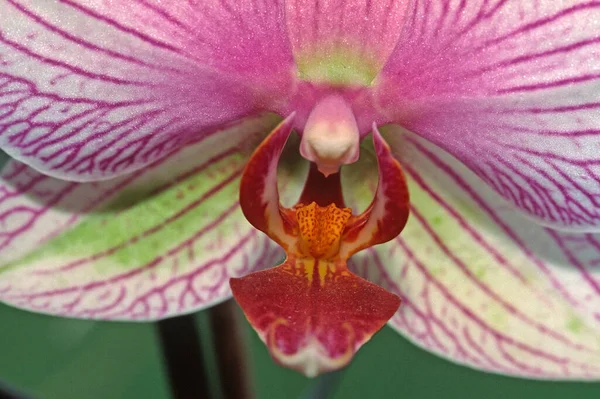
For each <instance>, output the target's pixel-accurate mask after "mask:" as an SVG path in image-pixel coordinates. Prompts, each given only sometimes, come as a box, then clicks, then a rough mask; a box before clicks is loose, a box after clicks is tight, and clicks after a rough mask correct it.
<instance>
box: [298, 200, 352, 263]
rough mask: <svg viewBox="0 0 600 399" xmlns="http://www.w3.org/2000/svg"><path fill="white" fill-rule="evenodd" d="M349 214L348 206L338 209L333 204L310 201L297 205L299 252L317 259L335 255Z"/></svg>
mask: <svg viewBox="0 0 600 399" xmlns="http://www.w3.org/2000/svg"><path fill="white" fill-rule="evenodd" d="M350 216H352V210H351V209H350V208H342V209H340V208H338V207H337V206H335V204H329V205H328V206H326V207H322V206H319V205H317V203H316V202H312V203H311V204H309V205H306V206H298V207H297V208H296V219H297V221H298V229H299V232H300V238H301V240H300V242H299V251H300V253H301V254H303V255H304V256H312V257H314V258H319V259H330V258H333V257H335V256H336V255H337V253H338V249H339V246H340V238H341V236H342V233H343V231H344V229H345V228H346V223H347V222H348V219H350Z"/></svg>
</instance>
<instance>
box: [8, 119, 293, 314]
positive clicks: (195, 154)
mask: <svg viewBox="0 0 600 399" xmlns="http://www.w3.org/2000/svg"><path fill="white" fill-rule="evenodd" d="M276 122H277V121H276V120H274V118H273V117H263V118H255V119H249V120H246V121H244V123H240V124H238V125H236V126H234V127H232V128H230V129H228V130H225V131H218V132H214V134H212V135H208V136H206V138H205V139H203V141H201V142H199V143H196V144H194V145H190V146H188V147H186V148H185V149H181V150H179V151H177V152H175V153H173V154H171V155H169V156H167V157H165V158H163V159H162V160H161V161H160V162H158V163H155V164H153V165H152V166H150V167H148V168H145V169H143V170H140V171H137V172H134V173H132V174H129V175H127V176H122V177H119V178H116V179H112V180H108V181H103V182H97V183H71V182H64V181H60V180H56V179H53V178H50V177H47V176H44V175H41V174H40V173H38V172H35V171H34V170H32V169H31V168H28V167H26V166H24V165H23V164H20V163H19V162H17V161H11V162H10V163H9V165H7V166H6V167H5V168H4V170H3V172H2V182H1V185H0V222H1V223H0V301H2V302H4V303H7V304H10V305H13V306H16V307H20V308H24V309H28V310H32V311H36V312H42V313H50V314H55V315H62V316H70V317H80V318H97V319H121V320H123V319H127V320H131V319H134V320H155V319H160V318H164V317H169V316H173V315H177V314H181V313H188V312H191V311H195V310H198V309H202V308H204V307H207V306H210V305H211V304H214V303H215V302H218V301H221V300H223V299H225V298H227V297H228V296H229V295H230V291H229V285H228V283H229V278H230V277H234V276H240V275H245V274H247V273H248V272H251V271H253V270H255V269H256V268H257V267H259V266H260V267H264V265H269V264H271V265H274V264H275V263H276V262H277V261H278V260H280V259H281V257H282V256H283V254H282V252H281V251H280V249H279V248H277V247H276V246H275V245H274V244H273V243H272V242H271V240H269V239H268V238H267V237H265V236H264V235H262V234H261V233H260V232H258V231H257V230H255V229H254V228H252V227H251V226H250V225H249V224H248V223H247V222H246V220H245V219H244V217H243V215H242V212H241V210H240V208H239V203H238V201H237V192H238V190H239V180H240V176H241V173H242V170H243V168H244V164H245V161H246V159H247V157H248V156H249V155H250V154H251V151H252V148H253V147H254V146H255V145H256V144H258V143H259V142H260V141H261V140H262V138H263V137H264V136H265V134H266V132H268V131H270V130H271V129H272V128H273V127H274V126H275V124H276ZM247 146H249V147H247ZM205 147H208V148H211V149H212V152H211V153H207V152H206V151H201V149H202V148H205Z"/></svg>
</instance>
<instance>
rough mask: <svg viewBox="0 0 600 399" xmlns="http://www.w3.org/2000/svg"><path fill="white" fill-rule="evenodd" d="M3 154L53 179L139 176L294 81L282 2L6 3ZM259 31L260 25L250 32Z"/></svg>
mask: <svg viewBox="0 0 600 399" xmlns="http://www.w3.org/2000/svg"><path fill="white" fill-rule="evenodd" d="M1 7H2V16H1V17H0V147H1V148H2V149H3V150H5V151H6V152H8V153H9V154H10V155H11V156H13V157H14V158H16V159H18V160H20V161H22V162H24V163H26V164H28V165H30V166H32V167H33V168H35V169H38V170H41V171H43V172H44V173H49V174H51V175H53V176H57V177H62V178H67V179H71V180H78V181H87V180H94V179H100V178H107V177H110V176H114V175H119V174H123V173H125V172H128V171H132V170H136V169H139V168H141V167H143V166H144V165H147V164H149V163H150V162H152V161H154V160H156V159H159V158H161V157H162V156H164V155H165V154H167V153H169V152H170V151H173V150H174V149H176V148H178V147H180V146H182V145H184V144H186V143H189V142H190V141H191V140H195V139H198V138H201V137H202V136H203V135H205V134H206V133H207V132H209V131H210V130H212V129H214V128H216V127H220V126H223V125H224V124H226V123H228V122H230V121H232V120H236V119H238V118H239V117H241V116H245V115H249V114H253V113H256V112H257V111H260V110H263V109H273V108H275V104H274V101H276V100H277V101H284V100H285V98H286V95H287V94H288V92H289V88H290V85H291V80H292V78H293V71H294V64H293V59H292V53H291V50H290V48H289V43H288V39H287V36H286V34H285V29H286V28H285V20H284V19H283V18H284V17H283V15H284V12H283V6H282V5H281V4H280V3H279V2H278V1H275V0H273V1H262V2H254V1H249V0H247V1H246V0H244V1H237V2H235V4H226V2H219V3H213V2H210V4H206V2H184V3H181V4H178V5H177V6H176V7H175V6H172V5H171V6H167V5H166V4H165V3H160V2H156V1H146V0H135V1H125V0H116V1H112V2H106V1H100V0H89V1H88V0H86V1H82V0H63V1H44V2H24V1H19V0H4V2H3V4H2V6H1ZM249 27H251V28H249Z"/></svg>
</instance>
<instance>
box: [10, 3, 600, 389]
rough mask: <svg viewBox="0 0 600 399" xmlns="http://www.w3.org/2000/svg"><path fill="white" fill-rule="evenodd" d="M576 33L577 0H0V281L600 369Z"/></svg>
mask: <svg viewBox="0 0 600 399" xmlns="http://www.w3.org/2000/svg"><path fill="white" fill-rule="evenodd" d="M599 53H600V2H598V1H592V0H563V1H545V2H542V1H531V0H383V1H369V0H320V1H317V0H295V1H294V0H289V1H284V0H254V1H250V0H235V1H229V0H222V1H216V0H215V1H212V0H207V1H196V0H188V1H179V2H165V1H162V2H161V1H158V0H127V1H126V0H85V1H84V0H48V1H26V0H0V147H1V148H2V149H3V150H4V151H5V152H7V153H8V154H9V155H10V156H11V157H12V158H13V160H11V161H9V163H8V164H7V165H5V167H4V168H3V169H2V172H1V176H0V178H1V182H0V187H1V189H0V221H1V224H0V300H1V301H2V302H4V303H6V304H10V305H13V306H16V307H19V308H23V309H27V310H31V311H35V312H42V313H48V314H53V315H60V316H67V317H79V318H94V319H106V320H137V321H149V320H157V319H161V318H165V317H171V316H175V315H179V314H184V313H189V312H193V311H197V310H199V309H203V308H206V307H209V306H211V305H213V304H215V303H218V302H219V301H223V300H225V299H226V298H228V297H229V296H230V295H231V292H233V295H234V297H235V298H236V299H237V301H238V303H239V304H240V306H241V307H242V309H243V311H244V313H245V314H246V317H247V318H248V320H249V321H250V323H251V324H252V325H253V327H254V328H255V330H256V331H257V333H258V334H259V336H260V337H261V339H262V340H263V341H264V342H265V344H266V345H267V347H268V349H269V351H270V353H271V355H272V356H273V358H274V359H275V360H276V361H277V362H278V363H280V364H282V365H284V366H288V367H292V368H295V369H297V370H299V371H301V372H303V373H305V374H307V375H309V376H314V375H316V374H318V373H320V372H324V371H329V370H333V369H337V368H340V367H343V366H344V365H346V364H348V362H349V361H350V359H351V358H352V356H353V355H354V354H355V352H356V351H357V350H358V349H359V347H360V346H361V345H363V344H364V343H365V342H366V341H367V340H368V339H369V338H370V337H371V336H372V335H373V334H374V333H375V332H376V331H377V330H378V329H379V328H381V327H382V326H383V325H384V324H385V323H386V322H388V323H389V325H391V326H392V327H393V328H395V329H397V330H398V332H400V333H401V334H402V335H404V336H405V337H407V338H408V339H410V340H412V341H413V342H415V343H416V344H417V345H420V346H422V347H423V348H426V349H428V350H430V351H432V352H433V353H436V354H438V355H441V356H444V357H446V358H448V359H451V360H453V361H456V362H459V363H462V364H465V365H468V366H471V367H476V368H479V369H482V370H487V371H492V372H498V373H505V374H509V375H519V376H526V377H534V378H559V379H597V378H599V377H600V266H599V264H600V235H599V234H597V233H595V232H598V231H600V205H599V204H600V199H599V198H600V183H599V182H600V170H599V169H598V164H599V163H600V155H599V154H600V152H599V151H598V148H599V146H600V117H599V115H600V57H599V55H598V54H599ZM294 131H295V132H296V133H293V132H294ZM409 198H410V199H409ZM409 213H410V217H409ZM407 220H408V222H407ZM401 231H402V232H401ZM400 232H401V234H400ZM399 234H400V235H399ZM284 253H285V254H284ZM284 255H285V261H283V263H282V264H281V265H280V266H277V267H275V268H271V267H272V266H274V265H276V264H277V263H278V262H279V263H280V262H281V259H283V258H284ZM230 281H231V289H230Z"/></svg>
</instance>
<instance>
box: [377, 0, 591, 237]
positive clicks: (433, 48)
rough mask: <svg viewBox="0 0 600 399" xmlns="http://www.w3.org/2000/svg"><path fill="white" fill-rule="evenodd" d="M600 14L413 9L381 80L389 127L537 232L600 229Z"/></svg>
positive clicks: (475, 5)
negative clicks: (453, 160) (488, 190)
mask: <svg viewBox="0 0 600 399" xmlns="http://www.w3.org/2000/svg"><path fill="white" fill-rule="evenodd" d="M598 32H600V4H599V3H597V2H593V1H560V2H559V1H547V2H531V1H525V0H504V1H493V2H491V1H484V0H475V1H469V2H465V1H462V2H458V1H456V2H430V1H416V2H413V3H412V6H411V8H410V10H409V11H408V13H407V17H406V24H405V26H404V30H403V32H402V35H401V37H400V39H399V43H398V46H397V47H396V49H395V50H394V53H393V54H392V56H391V57H390V59H389V60H388V62H387V64H386V66H385V67H384V69H383V72H382V74H381V76H380V77H379V80H378V82H377V83H376V86H377V89H376V90H377V91H378V94H377V97H378V101H379V104H380V106H381V109H382V112H383V113H384V114H385V117H383V119H385V120H387V121H394V122H396V123H399V124H401V125H402V126H404V127H406V128H407V129H409V130H411V131H413V132H415V133H417V134H419V135H420V136H422V137H424V138H426V139H428V140H430V141H432V142H433V143H436V144H437V145H439V146H440V147H442V148H444V149H445V150H447V151H448V152H450V153H452V154H453V155H455V156H456V157H457V158H459V159H460V160H461V161H463V162H464V163H466V164H467V165H468V166H469V167H470V168H471V169H472V170H473V171H474V172H476V173H477V174H478V175H479V176H480V177H482V178H483V179H484V180H485V181H486V182H487V183H488V184H489V185H490V186H492V187H493V188H494V189H495V190H496V191H497V192H498V193H499V194H500V195H502V197H504V198H505V199H506V200H508V201H510V202H512V203H513V204H514V205H516V206H517V207H519V208H520V209H521V210H522V211H523V212H525V213H526V214H528V215H530V216H531V217H533V218H535V219H536V220H538V221H539V222H540V223H542V224H545V225H548V226H553V227H555V228H563V229H570V230H580V231H597V230H598V229H599V228H600V201H599V199H598V198H600V197H599V195H600V185H599V184H598V180H599V178H600V169H599V168H598V165H599V163H600V157H599V156H598V154H600V152H599V151H598V146H599V145H600V135H599V134H598V133H599V132H600V125H599V124H598V117H597V115H598V112H599V110H600V90H599V89H598V82H599V80H598V78H599V77H600V58H599V57H598V56H597V54H598V52H599V51H600V37H599V35H598Z"/></svg>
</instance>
